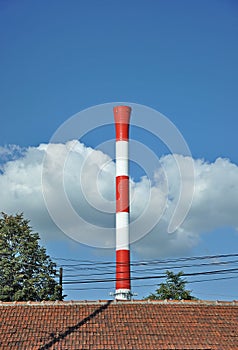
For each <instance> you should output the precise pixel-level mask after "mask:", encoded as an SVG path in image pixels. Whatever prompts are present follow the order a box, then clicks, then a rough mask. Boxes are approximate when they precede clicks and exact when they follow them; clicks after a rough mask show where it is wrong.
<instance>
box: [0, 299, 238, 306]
mask: <svg viewBox="0 0 238 350" xmlns="http://www.w3.org/2000/svg"><path fill="white" fill-rule="evenodd" d="M107 302H108V300H65V301H59V300H56V301H48V300H44V301H10V302H9V301H8V302H5V301H0V306H56V305H58V306H60V305H64V306H67V305H85V304H87V305H101V304H104V303H107ZM112 304H134V305H136V304H161V305H168V304H170V305H222V306H226V305H227V306H232V305H234V306H238V300H231V301H226V300H167V299H165V300H149V299H148V300H130V301H119V300H116V301H114V300H113V301H112Z"/></svg>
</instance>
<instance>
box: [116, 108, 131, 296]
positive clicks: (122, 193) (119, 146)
mask: <svg viewBox="0 0 238 350" xmlns="http://www.w3.org/2000/svg"><path fill="white" fill-rule="evenodd" d="M113 112H114V120H115V128H116V291H115V299H116V300H130V299H131V280H130V247H129V173H128V168H129V166H128V165H129V161H128V150H129V147H128V146H129V142H128V141H129V124H130V114H131V108H130V107H128V106H117V107H114V108H113Z"/></svg>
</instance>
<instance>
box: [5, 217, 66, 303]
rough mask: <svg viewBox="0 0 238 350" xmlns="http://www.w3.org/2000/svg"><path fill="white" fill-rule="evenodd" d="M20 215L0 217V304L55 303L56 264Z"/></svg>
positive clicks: (58, 289)
mask: <svg viewBox="0 0 238 350" xmlns="http://www.w3.org/2000/svg"><path fill="white" fill-rule="evenodd" d="M39 239H40V238H39V234H38V233H33V232H32V229H31V227H30V225H29V220H25V219H24V217H23V214H17V215H15V216H14V215H7V214H5V213H2V215H1V217H0V271H1V272H0V300H2V301H24V300H33V301H41V300H58V299H60V297H61V286H60V285H59V284H58V283H57V282H56V281H55V277H56V274H57V271H56V264H55V263H53V262H52V260H51V259H50V257H49V256H48V255H47V254H46V250H45V248H43V247H41V246H40V245H39Z"/></svg>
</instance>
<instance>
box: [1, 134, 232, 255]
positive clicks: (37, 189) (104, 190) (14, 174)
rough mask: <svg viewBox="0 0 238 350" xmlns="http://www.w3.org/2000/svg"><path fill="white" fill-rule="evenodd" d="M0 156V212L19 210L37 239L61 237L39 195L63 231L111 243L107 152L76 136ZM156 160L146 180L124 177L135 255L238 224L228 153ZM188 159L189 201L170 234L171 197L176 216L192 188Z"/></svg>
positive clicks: (181, 249) (184, 245)
mask: <svg viewBox="0 0 238 350" xmlns="http://www.w3.org/2000/svg"><path fill="white" fill-rule="evenodd" d="M16 150H17V152H18V158H17V159H16V156H15V154H16V152H15V151H16ZM6 154H7V158H6V157H5V155H6ZM11 154H12V155H13V157H12V159H11V160H10V159H9V157H10V156H11ZM1 155H3V157H2V160H3V161H5V163H4V165H2V173H1V174H0V193H1V202H0V210H1V211H5V212H7V213H15V212H22V211H23V212H24V213H25V216H26V217H27V218H29V219H30V220H31V224H32V225H33V227H34V229H36V230H38V232H40V233H41V234H42V235H44V239H49V240H50V239H56V237H58V238H59V239H62V238H63V237H64V236H62V235H60V230H58V229H57V228H56V226H55V224H54V223H53V221H52V219H51V218H50V216H49V215H48V212H47V210H46V204H45V201H44V197H45V199H46V202H47V207H48V209H49V211H50V214H51V216H52V218H53V219H54V220H55V221H56V223H57V224H58V225H59V226H60V227H61V228H62V229H63V230H64V231H65V233H66V234H68V235H69V236H70V237H73V238H74V239H76V240H78V241H80V242H82V243H86V244H88V245H91V246H96V247H97V246H98V247H112V246H113V244H114V242H115V232H114V229H113V227H114V211H115V203H114V187H115V164H114V162H112V160H111V159H110V157H109V156H107V155H106V154H104V153H102V152H101V151H98V150H97V151H96V150H93V149H91V148H88V147H85V146H84V145H83V144H81V143H80V142H78V141H71V142H67V143H66V144H50V145H40V146H39V147H29V148H28V149H25V150H24V153H21V152H20V149H19V148H18V147H17V146H16V148H14V147H13V148H12V150H11V148H6V150H5V149H4V148H3V147H2V148H1V149H0V156H1ZM19 155H20V157H19ZM160 164H161V167H160V168H159V169H157V170H156V172H155V174H154V178H153V179H148V178H147V177H143V178H141V180H140V181H139V182H133V181H131V239H132V241H136V243H134V245H133V247H134V249H135V250H136V251H137V253H138V254H140V255H141V256H147V257H151V256H157V257H161V256H167V255H173V254H179V253H184V254H186V253H188V252H189V250H190V249H191V248H192V247H193V246H195V245H196V244H197V243H198V241H199V235H200V234H201V233H202V232H208V231H211V230H214V229H216V228H219V227H222V226H231V227H234V228H237V227H238V216H237V215H236V208H237V207H238V167H237V166H236V165H235V164H232V163H231V162H230V161H229V160H228V159H221V158H218V159H217V160H216V161H215V162H214V163H207V162H205V161H204V160H200V159H198V160H192V159H191V158H189V157H183V156H179V155H175V156H173V155H167V156H164V157H162V158H161V159H160ZM191 164H193V166H194V180H195V182H194V194H193V202H192V206H191V209H190V211H189V213H188V214H187V216H186V218H185V220H184V221H183V223H182V224H181V225H180V227H179V228H178V229H177V230H176V231H175V232H174V233H170V234H169V233H168V232H167V231H168V226H169V224H170V222H171V218H172V217H173V214H174V211H175V209H176V206H177V203H178V199H179V198H180V201H181V204H182V205H181V208H182V209H180V211H178V215H183V214H184V213H182V211H183V208H184V207H186V201H188V200H189V199H190V198H189V196H188V194H191V193H190V192H191V190H193V177H192V174H191V173H190V172H189V171H188V169H191ZM178 165H179V168H178ZM42 170H43V177H42ZM179 170H180V171H179ZM181 179H182V185H183V189H184V191H183V195H182V196H181ZM43 194H44V197H43ZM145 233H146V235H145V237H144V238H143V236H144V234H145ZM139 238H143V239H139Z"/></svg>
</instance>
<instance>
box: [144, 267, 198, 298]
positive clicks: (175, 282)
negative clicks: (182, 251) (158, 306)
mask: <svg viewBox="0 0 238 350" xmlns="http://www.w3.org/2000/svg"><path fill="white" fill-rule="evenodd" d="M166 275H167V278H166V281H165V283H161V284H160V287H159V288H158V289H157V290H156V292H155V293H152V294H150V295H149V296H148V297H147V298H146V299H150V300H156V299H158V300H164V299H168V300H192V299H196V298H195V297H193V296H192V295H191V291H190V290H187V289H186V283H187V281H186V280H184V279H182V276H183V272H182V271H180V272H178V273H177V274H176V273H173V272H172V271H166Z"/></svg>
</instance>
